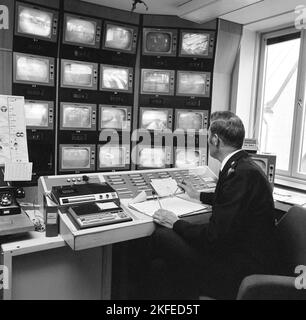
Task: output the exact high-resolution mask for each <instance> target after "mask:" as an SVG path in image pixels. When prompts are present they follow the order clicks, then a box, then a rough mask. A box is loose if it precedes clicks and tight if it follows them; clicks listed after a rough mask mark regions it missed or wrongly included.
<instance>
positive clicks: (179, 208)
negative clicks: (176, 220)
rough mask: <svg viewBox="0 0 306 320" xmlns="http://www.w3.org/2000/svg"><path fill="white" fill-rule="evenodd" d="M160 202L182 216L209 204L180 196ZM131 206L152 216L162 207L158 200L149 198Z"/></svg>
mask: <svg viewBox="0 0 306 320" xmlns="http://www.w3.org/2000/svg"><path fill="white" fill-rule="evenodd" d="M160 204H161V207H162V209H165V210H169V211H172V212H174V213H175V214H176V215H177V216H178V217H182V216H184V215H188V214H191V213H193V212H198V211H202V210H204V209H206V208H207V206H205V205H203V204H199V203H194V202H191V201H187V200H184V199H181V198H178V197H170V198H164V199H160ZM129 207H131V208H132V209H134V210H137V211H139V212H141V213H144V214H147V215H149V216H151V217H152V216H153V214H154V213H155V212H156V211H157V210H159V209H160V206H159V203H158V201H157V200H149V201H145V202H141V203H135V204H130V205H129Z"/></svg>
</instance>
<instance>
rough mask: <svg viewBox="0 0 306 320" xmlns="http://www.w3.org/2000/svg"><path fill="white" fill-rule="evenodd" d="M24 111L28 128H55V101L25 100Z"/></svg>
mask: <svg viewBox="0 0 306 320" xmlns="http://www.w3.org/2000/svg"><path fill="white" fill-rule="evenodd" d="M24 112H25V119H26V127H27V129H32V130H38V129H40V130H53V125H54V102H53V101H39V100H25V101H24Z"/></svg>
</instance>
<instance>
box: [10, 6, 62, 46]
mask: <svg viewBox="0 0 306 320" xmlns="http://www.w3.org/2000/svg"><path fill="white" fill-rule="evenodd" d="M57 33H58V12H57V11H55V10H52V9H47V8H43V7H40V6H36V5H31V4H27V3H22V2H16V10H15V35H16V36H22V37H28V38H34V39H41V40H46V41H51V42H56V41H57Z"/></svg>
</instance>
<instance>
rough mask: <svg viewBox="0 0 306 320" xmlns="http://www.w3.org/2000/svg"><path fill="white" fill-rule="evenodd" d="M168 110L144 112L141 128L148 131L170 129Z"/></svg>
mask: <svg viewBox="0 0 306 320" xmlns="http://www.w3.org/2000/svg"><path fill="white" fill-rule="evenodd" d="M168 116H169V115H168V110H158V109H155V110H152V109H151V110H150V109H149V110H143V112H142V115H141V128H142V129H147V130H166V129H168Z"/></svg>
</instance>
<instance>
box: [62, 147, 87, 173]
mask: <svg viewBox="0 0 306 320" xmlns="http://www.w3.org/2000/svg"><path fill="white" fill-rule="evenodd" d="M90 157H91V151H90V148H89V147H86V146H84V147H62V158H61V162H62V163H61V164H62V166H61V168H62V169H64V170H70V169H71V170H74V169H75V170H77V169H81V170H82V169H89V168H90Z"/></svg>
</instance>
